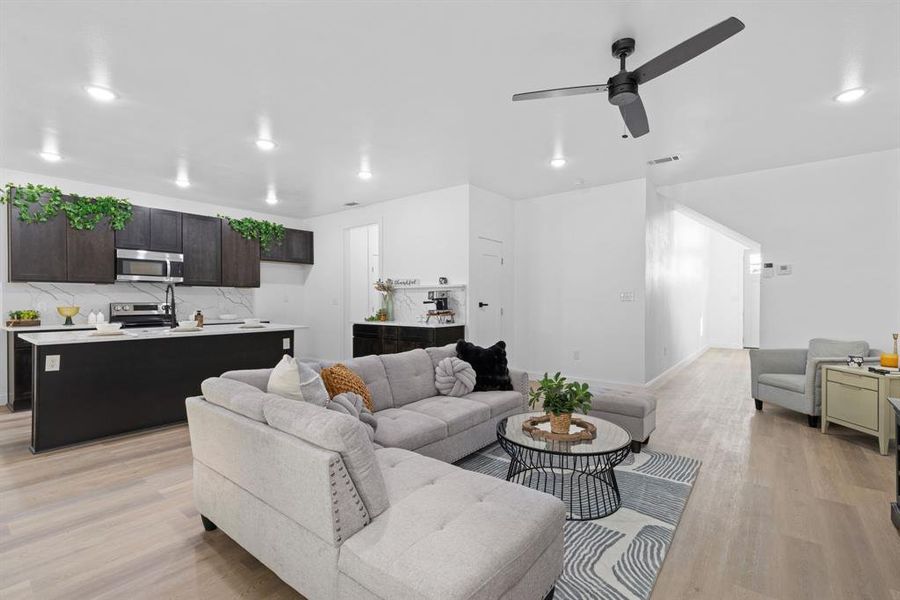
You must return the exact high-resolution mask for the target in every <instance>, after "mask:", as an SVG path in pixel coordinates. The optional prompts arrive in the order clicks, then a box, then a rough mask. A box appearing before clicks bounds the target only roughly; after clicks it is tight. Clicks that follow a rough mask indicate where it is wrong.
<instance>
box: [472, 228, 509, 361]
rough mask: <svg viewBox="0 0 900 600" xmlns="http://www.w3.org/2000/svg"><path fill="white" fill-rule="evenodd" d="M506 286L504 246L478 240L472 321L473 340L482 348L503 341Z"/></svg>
mask: <svg viewBox="0 0 900 600" xmlns="http://www.w3.org/2000/svg"><path fill="white" fill-rule="evenodd" d="M502 282H503V242H498V241H496V240H489V239H486V238H478V245H477V256H476V260H475V272H474V273H473V278H472V287H471V290H470V293H471V294H472V301H471V302H472V304H471V306H472V318H471V325H472V327H470V332H469V334H470V337H471V338H472V340H473V341H474V342H475V343H476V344H478V345H479V346H485V347H487V346H490V345H492V344H494V343H495V342H497V341H498V340H500V339H501V336H502V331H503V327H502V322H503V307H502V306H500V298H501V295H500V291H501V288H500V286H501V285H502Z"/></svg>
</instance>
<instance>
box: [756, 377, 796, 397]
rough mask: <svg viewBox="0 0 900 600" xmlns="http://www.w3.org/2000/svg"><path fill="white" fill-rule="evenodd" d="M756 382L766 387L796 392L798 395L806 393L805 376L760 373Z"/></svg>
mask: <svg viewBox="0 0 900 600" xmlns="http://www.w3.org/2000/svg"><path fill="white" fill-rule="evenodd" d="M758 381H759V382H760V383H763V384H765V385H768V386H772V387H777V388H781V389H783V390H789V391H791V392H797V393H798V394H804V393H806V375H794V374H790V373H760V375H759V379H758Z"/></svg>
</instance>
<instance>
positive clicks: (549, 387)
mask: <svg viewBox="0 0 900 600" xmlns="http://www.w3.org/2000/svg"><path fill="white" fill-rule="evenodd" d="M528 399H529V405H530V406H531V407H532V408H534V407H535V406H536V405H537V404H539V403H543V408H544V412H545V413H547V415H548V416H549V417H550V431H552V432H553V433H569V425H571V423H572V413H573V412H575V411H576V410H580V411H581V412H583V413H584V414H587V413H588V410H589V409H590V408H591V392H590V389H589V386H588V384H586V383H578V382H577V381H567V380H566V378H565V377H563V376H562V375H561V374H559V373H557V374H556V375H554V376H553V377H550V376H549V375H548V374H547V373H544V377H543V379H541V380H540V381H538V386H537V388H535V389H533V390H531V391H530V392H529V394H528Z"/></svg>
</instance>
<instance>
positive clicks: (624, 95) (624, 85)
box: [608, 71, 638, 106]
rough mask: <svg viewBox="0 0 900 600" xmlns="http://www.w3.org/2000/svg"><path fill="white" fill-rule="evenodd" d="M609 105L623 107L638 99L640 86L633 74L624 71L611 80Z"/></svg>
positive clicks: (609, 83)
mask: <svg viewBox="0 0 900 600" xmlns="http://www.w3.org/2000/svg"><path fill="white" fill-rule="evenodd" d="M608 85H609V103H610V104H615V105H616V106H623V105H625V104H630V103H632V102H634V101H635V99H636V98H637V97H638V84H637V82H636V81H635V80H634V78H632V76H631V73H629V72H628V71H622V72H620V73H617V74H615V75H613V76H612V77H610V78H609V82H608Z"/></svg>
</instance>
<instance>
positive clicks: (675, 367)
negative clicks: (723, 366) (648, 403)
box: [644, 346, 710, 387]
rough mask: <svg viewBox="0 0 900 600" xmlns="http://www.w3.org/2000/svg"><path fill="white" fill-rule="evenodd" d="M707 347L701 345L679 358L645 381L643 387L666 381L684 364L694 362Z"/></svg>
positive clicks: (683, 366) (684, 365)
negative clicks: (694, 350)
mask: <svg viewBox="0 0 900 600" xmlns="http://www.w3.org/2000/svg"><path fill="white" fill-rule="evenodd" d="M709 348H710V347H709V346H703V347H702V348H700V349H699V350H697V351H696V352H694V353H692V354H689V355H687V356H685V357H684V358H682V359H681V360H679V361H678V362H677V363H675V364H674V365H672V366H671V367H669V368H668V369H666V370H665V371H663V372H662V373H660V374H659V375H657V376H656V377H654V378H653V379H651V380H650V381H648V382H647V383H645V384H644V387H651V386H654V385H659V384H661V383H662V382H664V381H667V380H668V379H670V378H671V377H672V376H674V375H675V374H676V373H678V371H680V370H682V369H683V368H685V367H686V366H688V365H689V364H691V363H692V362H694V361H695V360H697V359H698V358H700V357H701V356H702V355H703V353H704V352H706V351H707V350H709Z"/></svg>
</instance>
